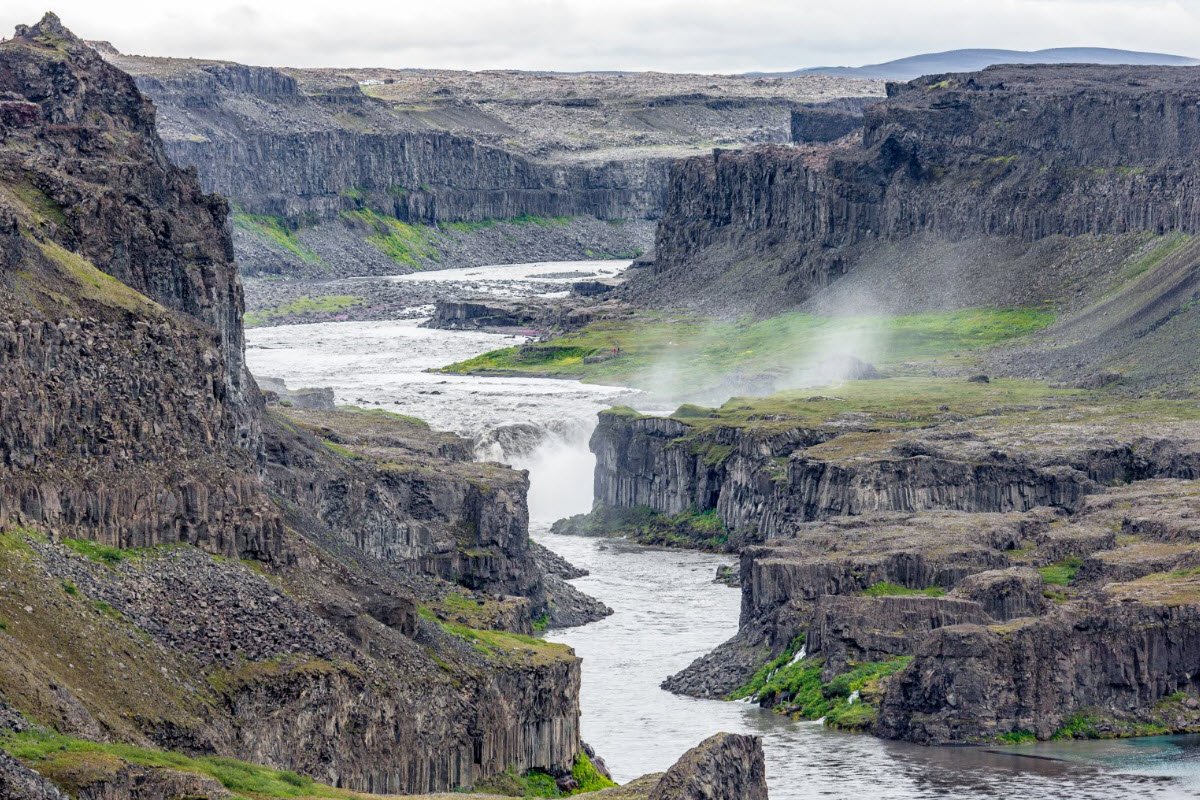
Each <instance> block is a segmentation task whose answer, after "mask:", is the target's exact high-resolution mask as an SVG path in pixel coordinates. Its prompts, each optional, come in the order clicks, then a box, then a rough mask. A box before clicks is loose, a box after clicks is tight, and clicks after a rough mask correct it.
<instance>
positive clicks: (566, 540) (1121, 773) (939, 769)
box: [248, 322, 1198, 800]
mask: <svg viewBox="0 0 1200 800" xmlns="http://www.w3.org/2000/svg"><path fill="white" fill-rule="evenodd" d="M395 327H396V329H397V330H408V331H410V332H411V333H412V336H409V337H407V338H405V337H404V336H403V335H401V334H397V332H396V330H392V329H391V328H390V326H388V325H386V324H383V323H338V324H330V325H318V326H292V327H281V328H274V329H270V330H260V331H251V332H250V333H249V341H250V350H249V356H248V357H249V360H250V363H251V366H252V368H253V369H255V370H271V372H270V373H268V374H278V375H280V376H282V377H285V378H287V379H288V381H289V384H291V385H294V386H301V385H309V384H313V383H317V384H324V385H330V386H333V387H334V388H335V389H336V393H337V396H338V402H356V403H359V404H366V405H370V406H373V407H381V408H396V409H398V410H401V411H402V412H404V413H414V412H416V413H420V412H419V411H418V408H419V407H420V405H421V404H422V403H425V404H427V405H426V406H425V413H426V416H427V418H430V419H431V421H434V422H435V425H434V426H435V427H443V428H449V429H453V430H460V431H462V432H466V433H473V434H474V435H477V436H479V437H480V439H481V440H486V439H488V438H489V437H488V436H487V433H486V431H487V429H489V428H491V427H494V428H497V429H499V428H507V427H510V426H515V425H521V426H530V427H532V428H534V429H536V428H544V429H546V430H552V431H554V432H555V433H554V434H553V435H549V436H547V435H545V434H540V435H534V436H532V437H531V440H533V441H536V442H537V444H536V445H535V446H533V447H532V448H528V449H524V452H523V454H522V455H519V456H516V455H508V456H507V457H508V458H511V460H512V462H513V463H515V464H516V465H517V466H520V467H525V468H528V469H529V470H530V481H531V487H530V510H531V517H532V520H533V522H532V527H531V533H532V537H533V539H534V540H535V541H537V542H539V543H541V544H544V545H546V546H548V547H550V548H551V549H552V550H553V551H555V552H557V553H559V554H560V555H562V556H564V557H566V558H567V559H568V560H570V561H572V562H573V563H574V564H575V565H576V566H579V567H581V568H583V569H586V570H588V571H589V573H590V574H589V575H588V576H586V577H583V578H579V579H574V580H572V583H573V584H574V585H575V586H577V587H578V588H580V589H581V590H583V591H585V592H587V593H589V594H591V595H593V596H596V597H597V598H599V599H600V600H601V601H602V602H604V603H606V604H607V605H609V606H610V607H612V608H613V609H614V612H615V613H614V614H613V615H612V616H611V617H609V618H607V619H605V620H603V621H601V622H598V623H593V624H591V625H588V626H585V627H583V628H577V629H572V630H570V631H561V632H554V633H551V634H549V638H550V639H551V640H552V641H556V642H562V643H568V644H570V645H571V646H572V647H573V648H575V650H576V652H577V653H578V654H579V655H580V656H581V657H582V658H583V660H584V670H583V683H582V687H581V699H580V702H581V707H582V710H583V711H582V713H583V717H582V734H583V737H584V739H585V741H588V742H589V743H591V744H593V745H594V746H595V747H596V748H597V752H599V753H600V754H601V755H604V756H605V758H606V759H607V761H608V764H609V766H610V768H612V769H613V770H614V772H615V775H616V776H617V777H618V779H621V778H628V777H632V776H634V775H637V774H641V772H644V771H647V770H651V771H653V770H660V769H663V768H665V767H666V766H669V764H670V763H671V762H672V760H673V759H674V758H676V757H678V755H679V754H681V753H682V752H683V751H684V750H686V749H687V748H688V747H690V746H692V745H694V744H695V742H696V741H698V740H699V739H700V738H703V737H704V736H705V735H707V734H708V733H711V732H715V731H717V730H732V731H737V732H742V733H751V734H754V735H759V736H762V737H763V739H764V750H765V752H766V756H767V769H768V776H769V782H770V786H771V792H772V797H775V798H783V800H800V799H802V798H815V797H835V798H852V797H861V796H862V794H863V793H864V792H875V793H879V792H880V791H885V792H886V793H887V796H889V797H893V796H894V797H900V798H926V797H929V798H932V797H951V798H964V799H965V798H978V797H1007V796H1011V793H1012V792H1020V794H1021V796H1022V797H1030V798H1047V799H1048V798H1058V797H1061V796H1063V795H1064V794H1067V795H1069V796H1071V797H1072V798H1081V799H1087V798H1097V800H1099V799H1100V798H1107V797H1109V796H1111V792H1112V791H1114V787H1117V788H1116V790H1119V791H1125V792H1127V793H1130V794H1135V795H1137V796H1147V797H1160V798H1175V797H1183V796H1186V790H1185V789H1181V788H1180V787H1181V786H1183V785H1184V784H1181V783H1179V781H1181V780H1194V779H1195V777H1196V773H1195V765H1196V763H1198V762H1197V760H1196V758H1195V757H1194V755H1193V754H1195V753H1196V745H1195V744H1194V743H1193V740H1192V739H1187V738H1184V739H1180V738H1172V739H1144V740H1138V741H1136V742H1117V743H1078V744H1072V745H1064V744H1062V743H1047V744H1038V745H1022V746H1020V747H1010V748H999V749H997V748H983V749H980V748H966V749H964V748H951V749H945V748H936V747H934V748H930V747H919V746H915V745H909V744H904V743H894V742H886V741H883V740H879V739H876V738H874V737H870V736H859V735H848V734H844V733H841V732H838V731H831V730H828V729H825V728H823V727H822V726H820V725H813V724H812V723H797V722H793V721H792V720H791V719H789V718H788V717H786V716H784V715H780V714H774V713H771V712H770V711H767V710H765V709H760V708H758V707H757V706H756V705H752V704H747V703H729V702H723V701H718V700H700V699H694V698H688V697H682V696H678V695H673V694H670V693H668V692H667V691H665V690H664V689H662V688H661V687H660V684H661V682H662V680H663V679H664V678H665V677H666V676H667V675H669V674H671V673H672V672H675V671H677V670H679V669H682V668H683V667H685V666H687V664H688V663H690V662H691V661H692V660H693V659H694V658H696V657H699V656H701V655H703V654H704V653H706V652H708V651H709V650H711V649H712V648H713V647H716V646H717V645H718V644H720V642H721V641H723V640H725V639H727V638H728V637H729V636H731V635H733V633H735V632H736V630H737V627H738V626H737V622H738V608H739V596H738V593H737V592H736V591H735V590H733V589H730V588H727V587H725V586H723V585H720V584H716V583H714V582H713V578H714V576H715V572H716V569H717V567H718V566H721V565H725V564H728V563H729V557H728V556H713V555H706V554H701V553H694V552H683V551H670V550H658V549H652V548H645V547H640V546H636V545H631V544H628V543H625V542H622V541H620V540H609V539H589V538H582V537H569V536H557V535H555V534H551V533H550V532H549V530H548V528H549V524H550V522H552V521H553V520H556V519H559V518H562V517H565V516H569V515H570V514H574V513H578V512H581V511H586V510H588V509H589V508H590V507H591V475H592V471H593V466H594V459H593V457H592V456H591V454H590V453H588V452H587V449H586V446H585V445H584V442H585V441H586V438H587V435H588V432H589V431H590V429H591V426H592V425H593V424H594V420H595V413H596V411H597V410H599V409H600V408H601V407H604V406H605V405H613V404H617V403H618V402H620V401H619V399H618V398H616V397H613V396H612V395H609V394H606V393H608V392H619V391H624V390H617V389H614V388H613V387H604V386H597V385H587V384H576V383H572V382H566V381H555V380H546V379H540V380H528V379H517V378H478V377H470V376H446V375H437V374H430V373H427V372H424V371H423V370H425V369H426V368H427V365H429V364H430V363H431V362H436V361H437V360H438V359H439V358H442V359H449V358H453V357H456V354H458V353H464V352H470V351H471V349H472V348H475V351H476V352H481V351H483V350H484V349H486V348H490V347H494V343H495V342H497V341H503V338H502V337H499V336H497V335H495V334H486V333H474V332H449V331H437V330H429V329H423V328H418V327H417V325H416V323H415V322H410V323H397V324H396V326H395ZM413 337H416V338H413ZM293 339H294V341H293ZM463 357H465V356H463ZM439 381H445V382H446V383H444V384H439V383H438V382H439ZM447 387H451V389H450V390H449V391H448V390H447ZM430 390H439V391H442V392H443V393H442V394H436V395H432V394H421V392H422V391H424V392H428V391H430ZM597 393H598V394H597ZM618 397H619V396H618ZM397 400H400V401H401V404H400V405H399V406H396V405H394V404H395V402H396V401H397ZM493 444H495V447H496V449H494V450H493V451H492V452H493V453H494V454H495V456H496V457H498V458H505V457H506V452H507V450H506V448H505V447H503V446H501V445H499V444H498V443H493ZM1043 754H1045V757H1043ZM1136 773H1146V774H1136ZM1167 775H1175V776H1176V778H1175V779H1174V780H1165V779H1164V777H1163V776H1167ZM881 787H882V789H881Z"/></svg>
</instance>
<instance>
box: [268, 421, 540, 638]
mask: <svg viewBox="0 0 1200 800" xmlns="http://www.w3.org/2000/svg"><path fill="white" fill-rule="evenodd" d="M286 421H287V422H288V423H290V425H291V426H295V427H296V428H300V429H301V430H304V431H308V432H311V433H313V434H314V438H300V437H297V436H295V435H294V433H293V431H291V430H288V429H287V427H284V426H279V425H273V426H268V427H267V434H268V435H267V448H266V471H267V477H268V481H269V482H270V484H271V486H272V487H273V488H274V489H275V490H276V491H277V492H279V493H280V494H282V495H284V496H286V497H289V498H291V499H292V501H293V502H295V503H297V504H298V505H299V506H301V507H302V508H304V509H305V510H306V511H307V512H308V513H310V514H311V515H313V517H315V519H316V520H317V521H319V522H320V523H321V524H322V525H323V526H325V527H326V528H327V529H328V530H330V531H331V532H334V533H335V534H336V535H338V536H340V537H342V538H343V539H344V540H345V541H346V542H347V543H348V544H352V545H353V546H354V547H355V548H356V549H358V550H360V551H362V552H364V553H366V554H368V555H370V556H373V557H374V558H376V559H379V560H380V561H383V562H386V563H389V564H396V565H398V566H400V567H401V568H403V569H405V570H408V571H411V572H414V573H419V574H427V575H436V576H438V577H441V578H443V579H445V580H448V581H453V582H457V583H459V584H461V585H464V586H466V587H468V588H471V589H485V590H487V591H490V592H500V593H502V594H506V595H517V596H521V597H525V598H529V600H530V602H531V604H532V607H531V616H532V617H539V616H541V615H542V614H544V613H546V611H547V610H548V606H547V600H546V596H545V588H544V586H543V578H544V576H545V572H544V571H543V570H542V569H540V568H539V567H538V565H537V563H536V560H535V558H534V554H533V551H532V550H531V542H530V539H529V512H528V508H527V506H526V502H525V496H526V493H527V492H528V489H529V479H528V477H527V476H526V474H525V473H523V472H516V471H514V470H511V469H509V468H507V467H502V466H500V465H497V464H480V463H476V462H473V461H469V460H466V459H467V456H468V455H469V453H470V450H471V448H470V443H469V442H467V441H466V440H464V439H460V438H458V437H456V436H453V435H452V434H433V433H431V432H429V431H428V429H427V427H425V426H424V425H423V424H422V423H419V422H414V421H412V420H409V419H406V418H403V417H396V416H391V417H389V416H388V415H386V414H385V413H376V414H368V413H353V412H351V413H346V412H321V411H307V412H306V411H300V410H289V411H287V414H286ZM339 450H340V451H341V452H339ZM344 453H350V454H352V455H353V456H354V457H353V458H346V457H345V455H344ZM527 626H528V622H526V628H527ZM526 632H527V631H526Z"/></svg>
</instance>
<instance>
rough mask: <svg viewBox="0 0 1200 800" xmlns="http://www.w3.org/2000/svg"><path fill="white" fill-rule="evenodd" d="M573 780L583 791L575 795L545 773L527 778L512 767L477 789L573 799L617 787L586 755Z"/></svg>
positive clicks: (577, 760)
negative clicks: (559, 785) (560, 786)
mask: <svg viewBox="0 0 1200 800" xmlns="http://www.w3.org/2000/svg"><path fill="white" fill-rule="evenodd" d="M571 777H573V778H574V779H575V781H576V782H577V783H578V784H579V788H578V789H575V790H574V791H571V792H561V791H559V789H558V784H557V783H556V782H555V780H554V777H553V776H551V775H548V774H547V773H545V772H540V771H538V770H531V771H529V772H526V773H525V774H524V775H518V774H517V772H516V770H515V769H514V768H512V767H509V768H508V770H507V771H506V772H504V773H502V774H500V775H493V776H492V777H490V778H487V779H486V780H483V781H480V782H479V784H478V785H476V786H475V791H476V792H487V793H490V794H498V795H504V796H507V797H570V796H572V795H577V794H583V793H584V792H598V791H600V790H601V789H611V788H612V787H614V786H616V785H617V784H615V783H613V782H612V781H611V780H609V779H608V778H606V777H604V776H603V775H601V774H600V771H599V770H597V769H596V767H595V765H593V764H592V762H591V759H589V758H588V757H587V756H586V755H585V754H583V753H580V754H579V755H577V756H576V757H575V764H574V765H573V766H572V768H571Z"/></svg>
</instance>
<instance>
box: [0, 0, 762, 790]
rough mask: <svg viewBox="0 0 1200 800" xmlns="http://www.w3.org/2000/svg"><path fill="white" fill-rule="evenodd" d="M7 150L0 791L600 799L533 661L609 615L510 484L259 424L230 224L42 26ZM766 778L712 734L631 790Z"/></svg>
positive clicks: (16, 101)
mask: <svg viewBox="0 0 1200 800" xmlns="http://www.w3.org/2000/svg"><path fill="white" fill-rule="evenodd" d="M0 138H2V140H3V143H4V147H3V149H2V150H0V230H2V238H0V252H2V253H3V256H4V261H3V271H2V273H0V280H2V281H3V287H2V289H0V308H2V313H3V322H2V323H0V328H2V329H3V330H4V331H5V332H6V333H5V334H4V335H3V337H2V341H3V346H2V347H0V374H2V375H3V377H4V381H3V389H2V390H0V399H2V402H0V470H2V471H3V480H2V481H0V561H2V562H3V567H2V569H3V575H4V579H3V583H2V584H0V620H2V624H0V706H2V708H3V724H2V727H3V736H4V741H5V747H6V749H8V750H9V751H10V752H15V753H16V754H17V755H18V756H19V757H20V758H21V761H16V760H14V759H12V758H10V757H8V756H5V758H4V761H3V764H2V765H0V778H2V780H0V785H2V786H3V787H4V792H5V793H6V794H8V795H11V796H16V797H27V796H38V795H42V796H46V797H57V796H60V793H59V792H60V789H61V790H64V791H66V792H67V793H69V794H71V795H72V796H75V797H89V798H101V797H131V796H137V797H143V798H163V799H164V800H165V798H168V797H178V796H180V794H181V793H184V794H186V795H188V796H195V797H212V798H217V797H227V796H230V795H231V793H232V794H237V793H241V792H244V791H260V790H259V789H252V788H248V787H249V786H251V785H259V784H254V783H253V781H254V780H257V781H259V782H260V783H262V784H263V785H269V786H273V787H280V788H278V789H273V791H283V790H284V789H286V790H287V793H286V794H284V795H282V796H293V795H294V794H295V791H296V789H297V787H299V788H304V787H309V788H311V789H312V790H313V791H317V790H320V791H321V792H324V793H326V794H328V793H331V792H332V793H335V794H336V793H338V792H342V794H344V795H345V796H349V790H358V791H366V792H378V793H392V794H395V793H426V792H437V791H449V790H451V789H471V788H473V787H477V786H478V787H481V788H482V787H485V786H487V785H489V784H488V782H489V781H497V780H503V779H504V776H506V775H510V774H511V775H521V776H524V775H527V774H535V775H540V776H543V777H544V779H545V780H549V781H550V782H551V783H552V784H553V783H554V782H555V781H556V780H557V781H558V783H559V785H561V786H563V787H567V788H574V789H575V790H579V789H588V790H596V789H599V788H604V787H607V786H612V782H611V781H609V780H607V778H605V777H604V773H603V771H602V770H603V762H602V761H601V760H599V758H598V757H597V760H596V761H595V763H594V764H593V761H592V760H591V758H590V757H589V753H590V752H592V751H590V750H589V748H587V747H586V746H585V745H584V744H583V743H582V742H581V740H580V733H579V680H580V662H579V659H578V658H577V657H575V655H574V654H573V653H572V651H571V650H570V649H569V648H568V647H565V646H562V645H557V644H552V643H548V642H545V641H542V640H540V639H536V638H533V637H531V636H529V635H528V634H530V633H532V631H533V626H534V624H535V623H538V624H539V625H541V624H550V623H551V622H552V620H553V618H554V617H555V613H556V612H555V608H556V607H557V608H561V609H563V610H564V611H569V612H570V613H571V615H572V617H573V618H572V619H570V620H567V621H568V622H570V623H571V624H578V623H579V622H582V621H586V620H588V619H594V618H595V617H596V616H602V615H603V614H605V613H607V610H606V609H604V608H603V606H600V605H599V604H596V603H595V602H588V600H587V599H586V598H584V597H583V596H582V595H580V594H579V593H578V592H577V591H575V590H574V589H573V588H572V587H571V586H570V585H569V584H566V583H565V582H564V581H563V580H562V579H561V577H560V575H562V574H568V575H569V574H570V569H569V567H568V566H566V565H565V564H564V563H563V562H561V560H556V559H554V558H552V557H551V556H549V555H548V554H547V553H545V552H543V551H542V550H540V549H539V548H538V547H537V546H536V545H534V544H533V543H532V542H531V541H530V540H529V536H528V519H527V504H526V493H527V491H528V481H527V479H526V477H525V476H524V475H523V474H522V473H520V472H517V471H515V470H512V469H510V468H508V467H504V466H502V465H499V464H483V463H476V462H473V461H471V460H470V455H471V454H472V453H471V449H472V447H471V445H470V443H468V442H467V441H466V440H464V439H462V438H460V437H457V436H455V435H453V434H444V433H438V432H435V431H433V430H431V429H430V428H429V426H428V425H427V424H425V423H423V422H421V421H420V420H415V419H412V418H408V417H403V416H401V415H392V414H380V413H372V412H369V411H365V410H354V409H343V410H324V409H299V408H294V407H293V406H292V404H291V402H290V401H288V403H287V405H285V404H284V403H283V402H282V401H280V402H278V403H277V404H273V405H272V406H271V407H268V406H267V404H266V399H267V397H265V396H264V394H263V393H261V392H260V391H259V389H258V387H257V385H256V383H255V381H254V379H253V377H251V375H250V373H249V371H248V370H247V368H246V361H245V354H244V348H245V342H244V336H243V329H242V323H241V316H242V311H243V301H242V293H241V286H240V284H239V281H238V278H237V274H236V268H235V262H234V248H233V243H232V239H231V236H230V230H229V227H228V225H227V214H228V205H227V203H226V201H225V200H224V199H222V198H221V197H219V196H217V195H212V194H206V193H205V192H204V191H203V190H202V189H201V187H200V184H199V183H198V180H197V177H196V173H195V171H192V170H186V171H185V170H183V169H181V168H179V167H176V166H174V165H173V164H172V163H171V161H170V160H169V158H168V155H167V150H166V149H165V148H164V146H163V144H162V142H161V140H160V139H159V137H158V134H157V132H156V129H155V115H154V107H153V105H152V104H151V102H150V101H149V100H148V99H147V98H146V97H145V96H144V95H142V94H141V93H140V92H139V91H138V89H137V87H136V85H135V83H134V80H133V79H132V78H131V77H130V76H129V75H127V74H125V73H123V72H121V71H119V70H118V69H116V68H115V67H113V66H111V65H110V64H108V63H106V62H105V61H104V60H103V59H102V58H101V56H100V55H99V54H98V53H97V52H96V51H95V50H94V49H93V48H92V47H90V46H89V45H88V44H86V43H85V42H83V41H82V40H80V39H79V38H77V37H76V36H75V35H74V34H72V33H71V32H70V31H69V30H67V29H66V28H65V27H63V25H62V23H61V22H60V21H59V20H58V18H57V17H55V16H54V15H53V14H47V15H46V16H45V17H44V18H43V19H42V20H41V21H40V22H39V23H38V24H36V25H34V26H19V27H18V29H17V32H16V35H15V37H14V38H13V39H11V40H9V41H6V42H4V43H2V44H0ZM272 394H273V399H278V398H279V395H278V393H277V392H275V393H272ZM559 621H560V622H562V621H563V620H559ZM234 759H237V760H236V761H235V760H234ZM761 759H762V754H761V748H760V745H759V743H758V742H757V740H754V739H753V738H746V737H738V736H726V737H718V738H715V739H712V740H709V741H708V742H706V743H705V744H704V745H703V746H702V747H701V748H699V749H698V750H696V751H695V752H694V753H692V754H690V755H689V756H688V757H687V758H686V759H684V760H683V761H681V762H680V764H679V765H677V767H675V768H673V769H672V770H670V771H668V773H667V774H666V775H665V776H664V777H663V778H661V780H660V779H647V780H646V781H643V782H642V783H641V784H639V785H638V787H633V788H631V789H630V790H629V796H632V797H636V796H640V795H639V794H638V792H644V793H645V794H646V795H647V796H651V797H655V798H664V799H665V798H668V797H669V798H676V797H693V796H695V797H699V796H712V792H713V791H714V789H713V788H712V787H714V786H715V787H719V791H721V792H722V793H726V794H729V795H730V796H734V795H736V796H743V795H744V796H764V797H765V786H764V784H763V772H762V766H761V763H762V761H761ZM251 762H253V763H251ZM596 765H598V766H599V768H597V766H596ZM30 766H32V767H34V768H35V770H36V772H35V771H31V770H30V769H29V767H30ZM572 775H574V777H572ZM314 781H319V782H321V783H323V784H327V785H326V786H321V785H319V784H317V783H314ZM264 782H265V783H264ZM51 784H54V785H51ZM56 786H57V787H58V788H55V787H56ZM287 787H291V788H290V789H288V788H287ZM331 787H338V788H337V789H335V788H331ZM639 787H640V788H639ZM343 790H345V791H343ZM566 790H567V789H564V791H566ZM14 793H15V794H14Z"/></svg>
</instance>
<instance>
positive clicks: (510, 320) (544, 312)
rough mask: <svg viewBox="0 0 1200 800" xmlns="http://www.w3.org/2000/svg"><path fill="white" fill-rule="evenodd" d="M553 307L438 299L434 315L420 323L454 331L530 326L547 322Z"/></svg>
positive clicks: (522, 302)
mask: <svg viewBox="0 0 1200 800" xmlns="http://www.w3.org/2000/svg"><path fill="white" fill-rule="evenodd" d="M553 309H554V306H553V304H551V303H548V302H541V303H539V302H531V301H529V300H504V299H502V298H481V299H477V300H438V301H437V304H436V306H435V307H434V311H433V316H431V317H430V318H429V319H428V320H426V321H425V322H423V323H421V325H422V326H423V327H427V328H442V329H444V330H452V331H457V330H475V329H484V330H487V329H505V328H523V329H526V330H528V329H530V328H534V327H539V326H541V325H543V324H545V322H546V319H547V317H548V316H549V315H550V314H551V313H552V311H553Z"/></svg>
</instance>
